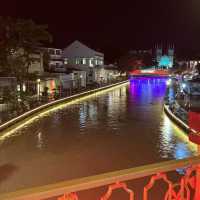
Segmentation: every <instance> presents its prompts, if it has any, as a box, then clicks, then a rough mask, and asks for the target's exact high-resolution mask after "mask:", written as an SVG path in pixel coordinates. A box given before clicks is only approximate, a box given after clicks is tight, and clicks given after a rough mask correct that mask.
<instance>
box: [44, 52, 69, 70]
mask: <svg viewBox="0 0 200 200" xmlns="http://www.w3.org/2000/svg"><path fill="white" fill-rule="evenodd" d="M46 50H47V52H48V54H49V57H50V61H49V69H50V70H52V71H55V72H64V71H66V70H65V67H64V62H63V59H62V49H56V48H47V49H46Z"/></svg>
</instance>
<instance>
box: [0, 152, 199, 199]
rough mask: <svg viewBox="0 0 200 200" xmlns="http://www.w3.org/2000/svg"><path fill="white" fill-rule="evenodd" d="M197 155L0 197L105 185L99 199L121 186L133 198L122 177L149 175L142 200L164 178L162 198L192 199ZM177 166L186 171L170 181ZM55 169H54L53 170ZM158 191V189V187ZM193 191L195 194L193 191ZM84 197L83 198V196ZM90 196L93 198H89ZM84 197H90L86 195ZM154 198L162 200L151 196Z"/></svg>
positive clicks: (60, 194)
mask: <svg viewBox="0 0 200 200" xmlns="http://www.w3.org/2000/svg"><path fill="white" fill-rule="evenodd" d="M199 164H200V156H196V157H191V158H187V159H183V160H173V161H164V162H160V163H155V164H149V165H144V166H140V167H135V168H130V169H125V170H119V171H114V172H110V173H105V174H100V175H96V176H90V177H86V178H81V179H75V180H71V181H64V182H60V183H56V184H52V185H46V186H42V187H36V188H31V189H27V190H21V191H17V192H13V193H8V194H1V195H0V199H1V200H42V199H50V198H51V199H52V197H55V198H54V199H56V200H78V199H81V198H80V197H79V192H80V191H83V190H88V189H93V188H97V187H101V186H106V185H108V190H107V191H106V192H105V193H104V194H103V195H102V196H100V197H99V198H98V199H100V200H107V199H110V197H111V195H112V192H113V191H114V190H117V189H122V190H124V191H125V192H127V193H128V198H129V199H130V200H135V199H136V198H135V195H134V194H135V192H137V191H136V190H134V188H129V187H128V186H127V184H126V183H125V181H130V180H134V179H138V178H143V177H149V176H150V177H149V182H148V184H147V185H144V186H143V187H144V188H143V198H142V199H143V200H149V199H150V198H149V191H150V190H151V189H152V188H153V186H154V184H155V183H156V181H161V180H162V181H163V182H165V184H166V185H167V189H166V191H165V193H164V196H163V198H162V199H165V200H190V199H193V198H192V196H194V199H195V200H199V199H200V196H199V194H200V192H199V190H200V184H198V183H199V177H198V176H199V175H198V174H199V171H200V167H199ZM178 168H184V169H185V173H184V175H183V176H181V178H180V180H179V181H178V183H173V182H172V181H171V180H170V179H169V178H168V172H171V171H175V170H176V169H178ZM55 173H56V172H55ZM157 193H160V191H157ZM193 193H194V194H193ZM82 199H83V198H82ZM91 199H92V198H91ZM87 200H90V199H88V198H87ZM154 200H161V199H160V198H156V199H155V198H154Z"/></svg>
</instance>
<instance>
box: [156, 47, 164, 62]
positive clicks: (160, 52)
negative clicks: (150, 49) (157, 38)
mask: <svg viewBox="0 0 200 200" xmlns="http://www.w3.org/2000/svg"><path fill="white" fill-rule="evenodd" d="M162 53H163V52H162V46H161V45H160V46H159V45H156V62H157V64H158V65H159V63H160V59H161V57H162Z"/></svg>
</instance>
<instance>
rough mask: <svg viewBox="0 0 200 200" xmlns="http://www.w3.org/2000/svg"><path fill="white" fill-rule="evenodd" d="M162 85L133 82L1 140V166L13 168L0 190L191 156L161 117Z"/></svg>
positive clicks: (182, 139)
mask: <svg viewBox="0 0 200 200" xmlns="http://www.w3.org/2000/svg"><path fill="white" fill-rule="evenodd" d="M165 83H166V79H158V78H140V79H135V80H132V81H131V82H130V85H129V86H122V87H118V88H115V89H114V90H110V91H108V92H107V93H101V94H97V95H93V96H92V97H90V98H85V99H84V100H79V101H75V102H74V103H73V104H69V105H68V106H62V107H61V108H62V109H54V111H52V112H50V113H49V112H48V113H46V114H45V115H42V116H40V117H37V118H36V120H35V121H33V122H32V123H27V124H26V127H23V128H22V129H19V130H16V131H15V133H14V135H13V136H12V137H4V140H1V144H0V163H2V164H5V163H12V165H14V166H17V168H18V170H17V171H15V172H14V173H12V175H11V176H10V177H9V178H7V179H6V180H5V181H4V184H2V185H0V191H4V192H5V191H12V190H15V189H18V188H21V187H30V186H35V185H43V184H49V183H54V182H56V181H61V180H67V179H73V178H78V177H83V176H89V175H93V174H98V173H103V172H108V171H113V170H118V169H124V168H129V167H134V166H138V165H143V164H147V163H153V162H157V161H161V160H165V159H180V158H184V157H187V156H190V155H192V154H193V153H194V152H195V147H194V145H191V144H190V143H189V142H188V141H187V137H186V136H185V137H184V134H183V132H182V131H181V130H180V129H178V128H177V127H176V126H175V125H174V124H173V123H171V121H170V120H169V119H168V118H167V116H166V115H165V114H163V108H162V101H163V97H164V94H165V90H166V84H165ZM21 177H23V179H22V178H21Z"/></svg>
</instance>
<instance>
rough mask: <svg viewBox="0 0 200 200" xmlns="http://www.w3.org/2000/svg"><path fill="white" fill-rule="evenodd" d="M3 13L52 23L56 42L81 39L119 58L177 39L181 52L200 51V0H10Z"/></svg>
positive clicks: (62, 44)
mask: <svg viewBox="0 0 200 200" xmlns="http://www.w3.org/2000/svg"><path fill="white" fill-rule="evenodd" d="M4 2H5V3H3V2H1V6H0V15H4V16H8V15H9V16H13V17H21V18H32V19H33V20H34V21H36V22H37V23H42V24H48V26H49V31H50V32H51V34H52V35H53V38H54V43H53V44H52V46H55V47H60V48H63V47H66V46H67V45H68V44H69V43H70V42H72V41H73V40H76V39H78V40H80V41H82V42H84V43H86V44H87V45H89V46H90V47H93V48H95V49H98V50H100V51H102V52H104V53H105V54H106V57H107V59H109V58H110V59H114V58H117V57H119V56H120V55H121V54H123V53H124V52H125V51H127V50H129V49H145V48H151V47H152V46H153V44H155V43H165V44H167V43H174V44H175V45H176V49H177V52H192V51H194V50H195V51H199V52H200V1H199V0H165V1H164V0H132V1H126V0H123V1H122V0H115V1H114V0H107V1H103V0H102V1H95V0H93V1H90V0H57V1H55V0H48V1H46V0H10V1H9V0H7V1H4Z"/></svg>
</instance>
